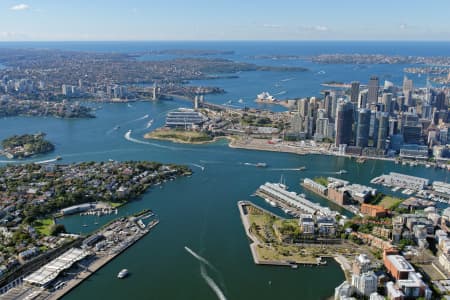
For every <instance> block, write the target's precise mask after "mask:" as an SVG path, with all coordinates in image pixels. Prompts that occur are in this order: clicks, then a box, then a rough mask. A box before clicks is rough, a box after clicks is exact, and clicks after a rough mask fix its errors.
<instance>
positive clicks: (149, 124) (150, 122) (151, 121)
mask: <svg viewBox="0 0 450 300" xmlns="http://www.w3.org/2000/svg"><path fill="white" fill-rule="evenodd" d="M152 125H153V119H151V120H150V121H148V123H147V128H150V127H152Z"/></svg>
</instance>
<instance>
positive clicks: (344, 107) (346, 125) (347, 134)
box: [335, 101, 353, 146]
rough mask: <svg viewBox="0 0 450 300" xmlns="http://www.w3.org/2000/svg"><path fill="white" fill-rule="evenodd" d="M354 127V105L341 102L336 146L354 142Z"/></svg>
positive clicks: (336, 123)
mask: <svg viewBox="0 0 450 300" xmlns="http://www.w3.org/2000/svg"><path fill="white" fill-rule="evenodd" d="M352 125H353V104H352V103H351V102H345V101H341V102H339V103H338V106H337V111H336V121H335V128H336V140H335V144H336V146H339V145H342V144H346V145H349V144H350V143H351V141H352Z"/></svg>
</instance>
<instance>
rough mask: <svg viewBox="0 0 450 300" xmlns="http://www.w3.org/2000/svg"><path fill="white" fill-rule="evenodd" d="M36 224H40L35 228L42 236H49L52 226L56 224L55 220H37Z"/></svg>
mask: <svg viewBox="0 0 450 300" xmlns="http://www.w3.org/2000/svg"><path fill="white" fill-rule="evenodd" d="M36 224H38V225H37V226H35V229H36V230H37V231H38V232H39V233H40V234H42V235H45V236H49V235H50V230H51V228H52V226H53V225H54V224H55V222H53V219H41V220H37V221H36Z"/></svg>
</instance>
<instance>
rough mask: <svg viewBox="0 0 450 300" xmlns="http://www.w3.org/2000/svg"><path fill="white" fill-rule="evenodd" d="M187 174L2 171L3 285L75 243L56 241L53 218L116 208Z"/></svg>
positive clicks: (108, 167)
mask: <svg viewBox="0 0 450 300" xmlns="http://www.w3.org/2000/svg"><path fill="white" fill-rule="evenodd" d="M190 174H192V172H191V170H190V169H189V168H188V167H186V166H181V165H172V164H161V163H157V162H148V161H125V162H118V161H108V162H82V163H75V164H68V165H55V164H47V165H38V164H25V165H8V166H6V167H2V168H0V212H1V214H0V224H2V227H1V232H2V237H3V238H2V244H1V245H0V251H1V253H2V258H3V263H2V270H3V271H2V272H3V274H6V275H5V276H3V277H2V280H7V282H9V281H12V279H13V278H17V277H20V276H21V274H22V273H23V270H24V268H25V269H27V268H28V267H27V266H29V264H30V263H31V264H32V265H33V266H39V265H40V264H39V263H37V262H36V260H39V259H40V260H44V261H46V257H47V254H48V253H50V252H48V251H52V253H53V251H59V250H58V249H64V248H61V247H65V246H64V245H67V244H68V243H69V244H70V243H72V242H73V241H74V239H73V238H72V237H71V236H70V235H69V236H64V235H60V233H61V232H64V231H65V229H64V226H62V225H60V224H57V223H56V222H55V218H56V217H59V216H62V215H66V214H71V213H76V212H82V211H85V209H91V207H92V206H93V204H98V203H100V202H103V203H106V204H108V206H109V207H118V206H120V205H122V204H125V203H127V202H129V201H132V200H134V199H137V198H138V197H140V196H141V195H142V194H143V193H145V191H146V190H147V189H148V188H149V187H151V186H153V185H160V184H162V183H163V182H164V181H166V180H170V179H174V178H175V177H177V176H186V175H190ZM97 207H98V205H97ZM17 272H18V273H17ZM3 284H4V282H0V286H3Z"/></svg>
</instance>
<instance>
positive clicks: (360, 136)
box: [356, 108, 371, 147]
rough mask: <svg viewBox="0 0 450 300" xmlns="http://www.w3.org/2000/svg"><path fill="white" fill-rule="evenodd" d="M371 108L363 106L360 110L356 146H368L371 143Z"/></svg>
mask: <svg viewBox="0 0 450 300" xmlns="http://www.w3.org/2000/svg"><path fill="white" fill-rule="evenodd" d="M370 115H371V112H370V110H368V109H366V108H362V109H360V110H359V111H358V124H357V127H356V146H357V147H367V146H368V145H369V129H370Z"/></svg>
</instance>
